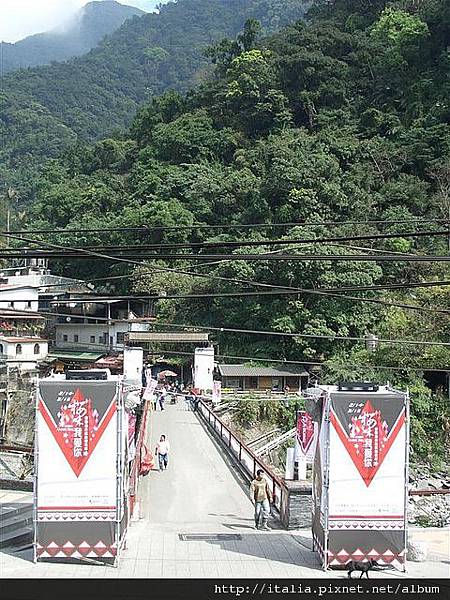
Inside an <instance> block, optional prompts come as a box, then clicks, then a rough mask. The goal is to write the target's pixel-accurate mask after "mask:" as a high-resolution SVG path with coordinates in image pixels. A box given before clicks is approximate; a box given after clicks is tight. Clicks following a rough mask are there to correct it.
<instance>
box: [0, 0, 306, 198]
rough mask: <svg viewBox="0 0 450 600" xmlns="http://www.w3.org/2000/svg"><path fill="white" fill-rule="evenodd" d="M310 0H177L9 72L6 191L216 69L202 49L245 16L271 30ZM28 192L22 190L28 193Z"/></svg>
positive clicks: (0, 127)
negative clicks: (86, 45)
mask: <svg viewBox="0 0 450 600" xmlns="http://www.w3.org/2000/svg"><path fill="white" fill-rule="evenodd" d="M308 4H309V1H308V0H178V2H177V3H172V2H170V3H168V4H166V5H164V6H162V7H161V9H160V12H159V13H158V14H155V13H149V14H146V15H144V16H143V17H141V18H139V19H132V20H129V21H127V22H126V23H125V24H124V25H123V26H122V27H121V28H120V29H119V30H118V31H116V32H115V33H114V34H112V35H111V36H109V37H107V38H106V39H105V40H104V41H103V42H102V43H101V44H100V45H99V46H98V47H97V48H95V49H93V50H92V51H91V52H90V53H89V54H87V55H85V56H83V57H80V58H77V59H73V60H71V61H68V62H65V63H60V64H52V65H50V66H45V67H37V68H34V69H30V70H27V71H18V72H15V73H10V74H8V75H6V76H5V77H4V78H3V80H2V87H1V92H0V136H1V139H2V145H1V147H0V189H4V188H5V186H8V185H14V186H16V187H19V189H20V191H21V193H22V191H23V190H25V189H27V188H28V187H29V181H28V180H29V178H30V172H32V171H33V170H34V168H37V167H39V166H40V165H41V163H42V162H43V161H45V160H46V159H47V158H48V157H50V156H55V155H57V154H58V153H59V152H60V151H61V150H63V149H64V148H67V147H68V146H69V145H70V144H72V143H75V142H77V141H82V142H86V141H91V140H94V139H97V138H99V137H101V136H105V135H109V134H111V133H112V132H113V131H115V130H117V129H121V128H124V127H126V126H128V125H129V124H130V123H131V121H132V119H133V117H134V115H135V112H136V109H137V107H138V106H139V105H141V104H142V103H143V102H144V101H146V100H147V101H148V100H149V99H150V98H151V97H152V96H155V95H158V94H160V93H162V92H164V91H165V90H167V89H168V88H171V89H176V90H179V91H186V90H188V89H190V88H192V87H195V86H196V85H198V84H199V83H200V82H201V81H203V80H204V79H205V77H206V76H207V74H208V73H209V71H210V69H209V61H208V59H207V58H206V57H205V56H204V53H203V50H204V48H205V47H206V46H208V45H210V44H211V43H213V42H215V41H217V40H220V39H221V38H223V37H225V36H235V35H236V34H237V33H238V32H239V31H240V30H241V29H242V27H243V25H244V23H245V21H246V19H248V18H256V19H258V20H260V21H261V23H262V25H263V28H264V30H265V31H266V32H269V31H274V30H275V29H277V28H279V27H280V26H282V25H284V24H287V23H290V22H292V21H295V20H296V19H298V18H300V17H302V16H303V14H304V8H305V6H308ZM22 195H23V194H22Z"/></svg>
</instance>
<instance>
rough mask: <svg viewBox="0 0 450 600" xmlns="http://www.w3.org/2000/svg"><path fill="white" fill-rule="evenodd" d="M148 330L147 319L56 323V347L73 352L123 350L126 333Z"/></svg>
mask: <svg viewBox="0 0 450 600" xmlns="http://www.w3.org/2000/svg"><path fill="white" fill-rule="evenodd" d="M148 329H149V323H148V319H143V320H142V321H141V320H140V319H136V320H135V321H134V322H124V321H122V320H121V321H110V322H109V323H107V322H105V323H57V324H56V325H55V330H56V346H57V347H58V348H71V349H74V350H76V349H84V348H86V349H89V350H91V349H92V350H105V351H106V350H109V349H113V350H123V348H124V347H125V335H126V334H127V333H129V332H131V331H148Z"/></svg>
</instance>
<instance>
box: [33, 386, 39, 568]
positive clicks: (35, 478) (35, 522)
mask: <svg viewBox="0 0 450 600" xmlns="http://www.w3.org/2000/svg"><path fill="white" fill-rule="evenodd" d="M38 409H39V379H38V382H37V385H36V391H35V412H34V415H35V417H34V419H35V420H34V457H33V466H34V476H33V562H34V563H35V564H36V563H37V560H38V558H37V528H38V456H39V446H38Z"/></svg>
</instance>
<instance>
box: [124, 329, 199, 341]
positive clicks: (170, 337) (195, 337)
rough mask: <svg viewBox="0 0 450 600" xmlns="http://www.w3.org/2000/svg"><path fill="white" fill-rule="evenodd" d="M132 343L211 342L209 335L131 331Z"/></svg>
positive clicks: (129, 337) (130, 338) (130, 339)
mask: <svg viewBox="0 0 450 600" xmlns="http://www.w3.org/2000/svg"><path fill="white" fill-rule="evenodd" d="M128 339H129V341H130V342H179V343H198V342H207V341H209V334H208V333H187V332H182V333H169V332H165V331H162V332H161V331H158V332H153V331H130V333H129V334H128Z"/></svg>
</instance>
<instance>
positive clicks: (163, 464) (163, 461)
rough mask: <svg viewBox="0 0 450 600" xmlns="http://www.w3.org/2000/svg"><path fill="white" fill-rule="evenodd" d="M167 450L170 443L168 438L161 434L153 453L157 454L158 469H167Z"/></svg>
mask: <svg viewBox="0 0 450 600" xmlns="http://www.w3.org/2000/svg"><path fill="white" fill-rule="evenodd" d="M169 451H170V444H169V442H168V440H166V436H165V435H162V436H161V437H160V438H159V443H158V444H157V445H156V450H155V454H157V455H158V463H159V470H160V471H162V470H165V469H167V465H168V463H169Z"/></svg>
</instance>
